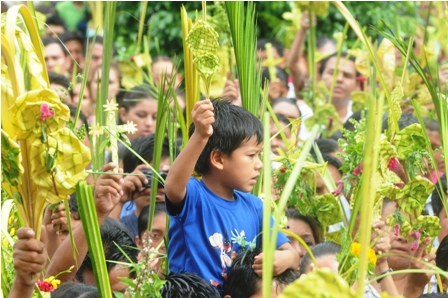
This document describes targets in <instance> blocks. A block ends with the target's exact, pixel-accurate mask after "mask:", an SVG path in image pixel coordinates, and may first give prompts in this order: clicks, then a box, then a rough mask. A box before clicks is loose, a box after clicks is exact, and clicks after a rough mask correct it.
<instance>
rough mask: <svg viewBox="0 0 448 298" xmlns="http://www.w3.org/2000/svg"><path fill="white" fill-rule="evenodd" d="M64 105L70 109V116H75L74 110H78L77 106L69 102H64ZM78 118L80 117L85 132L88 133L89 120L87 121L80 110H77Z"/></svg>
mask: <svg viewBox="0 0 448 298" xmlns="http://www.w3.org/2000/svg"><path fill="white" fill-rule="evenodd" d="M66 105H67V107H68V108H69V110H70V116H71V117H76V111H77V110H78V108H77V107H75V106H74V105H71V104H66ZM79 119H81V121H82V124H84V126H85V128H86V131H87V134H89V122H88V121H87V117H86V115H84V113H83V112H82V111H79Z"/></svg>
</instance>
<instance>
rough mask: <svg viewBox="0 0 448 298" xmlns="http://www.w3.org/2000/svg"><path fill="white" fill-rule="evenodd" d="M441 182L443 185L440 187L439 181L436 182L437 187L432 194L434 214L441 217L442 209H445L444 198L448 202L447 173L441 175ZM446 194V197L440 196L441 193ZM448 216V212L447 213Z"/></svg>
mask: <svg viewBox="0 0 448 298" xmlns="http://www.w3.org/2000/svg"><path fill="white" fill-rule="evenodd" d="M440 183H441V184H442V187H440V184H439V183H436V184H435V186H436V187H435V188H434V190H433V191H432V195H431V206H432V210H434V215H435V216H437V217H439V214H440V211H442V209H443V201H442V199H443V200H445V201H447V202H448V193H447V192H448V190H447V185H446V173H445V174H443V176H442V177H440ZM441 194H442V196H443V195H444V197H440V195H441ZM447 216H448V214H447Z"/></svg>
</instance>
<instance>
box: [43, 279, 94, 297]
mask: <svg viewBox="0 0 448 298" xmlns="http://www.w3.org/2000/svg"><path fill="white" fill-rule="evenodd" d="M50 297H51V298H65V297H70V298H100V293H99V292H98V288H97V287H95V286H91V285H86V284H83V283H79V282H73V281H67V282H64V283H62V284H61V285H59V286H58V288H57V289H55V290H54V291H53V292H51V296H50Z"/></svg>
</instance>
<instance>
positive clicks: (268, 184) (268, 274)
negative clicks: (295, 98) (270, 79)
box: [262, 112, 274, 297]
mask: <svg viewBox="0 0 448 298" xmlns="http://www.w3.org/2000/svg"><path fill="white" fill-rule="evenodd" d="M263 126H264V138H263V139H264V140H266V141H265V142H264V145H263V164H264V165H265V166H264V169H263V172H264V173H263V180H264V181H263V182H264V183H263V192H264V208H263V252H264V258H263V288H262V290H263V297H269V296H270V295H271V294H270V293H271V286H272V274H273V272H272V270H271V269H272V268H273V265H274V252H273V251H271V250H270V247H271V245H270V244H271V241H270V238H271V233H270V232H269V231H270V229H271V227H270V223H271V203H272V197H271V188H272V176H271V175H272V167H271V142H269V139H270V137H271V133H270V127H271V125H270V119H269V113H267V112H265V113H264V115H263ZM265 268H267V269H265Z"/></svg>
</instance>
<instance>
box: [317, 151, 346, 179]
mask: <svg viewBox="0 0 448 298" xmlns="http://www.w3.org/2000/svg"><path fill="white" fill-rule="evenodd" d="M311 155H312V156H313V158H314V160H316V161H317V155H316V154H315V152H311ZM322 159H323V160H324V162H328V164H329V165H332V166H334V167H335V168H336V169H337V170H338V172H339V173H340V174H341V175H344V173H343V172H342V170H341V167H342V162H341V161H340V160H339V159H337V158H336V157H334V156H333V155H331V154H327V153H322ZM335 182H337V181H335Z"/></svg>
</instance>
